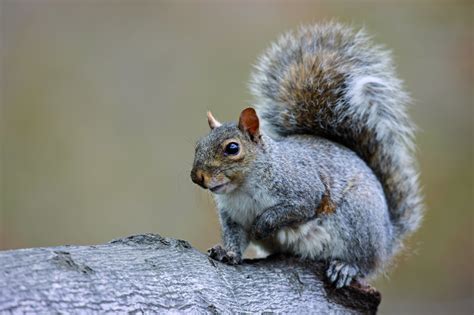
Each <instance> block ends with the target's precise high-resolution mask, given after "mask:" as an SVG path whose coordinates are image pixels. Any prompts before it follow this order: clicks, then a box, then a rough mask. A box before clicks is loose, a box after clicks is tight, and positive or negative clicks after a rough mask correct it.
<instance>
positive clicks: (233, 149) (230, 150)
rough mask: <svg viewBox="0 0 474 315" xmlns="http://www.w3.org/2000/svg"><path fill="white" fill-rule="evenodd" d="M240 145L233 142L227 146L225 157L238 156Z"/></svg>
mask: <svg viewBox="0 0 474 315" xmlns="http://www.w3.org/2000/svg"><path fill="white" fill-rule="evenodd" d="M239 150H240V148H239V144H238V143H236V142H231V143H229V144H228V145H226V147H225V149H224V154H225V155H236V154H237V153H239Z"/></svg>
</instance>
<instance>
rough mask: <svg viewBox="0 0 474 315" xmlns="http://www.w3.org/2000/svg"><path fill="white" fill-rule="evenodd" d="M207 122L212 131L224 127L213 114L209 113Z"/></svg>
mask: <svg viewBox="0 0 474 315" xmlns="http://www.w3.org/2000/svg"><path fill="white" fill-rule="evenodd" d="M207 122H208V124H209V127H210V128H211V129H214V128H217V127H220V126H222V124H221V123H220V122H218V121H217V119H215V118H214V116H213V115H212V113H211V112H207Z"/></svg>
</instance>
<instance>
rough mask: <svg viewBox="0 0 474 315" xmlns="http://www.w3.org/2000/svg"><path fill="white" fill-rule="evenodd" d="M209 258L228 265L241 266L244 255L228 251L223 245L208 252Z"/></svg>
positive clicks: (216, 246)
mask: <svg viewBox="0 0 474 315" xmlns="http://www.w3.org/2000/svg"><path fill="white" fill-rule="evenodd" d="M207 253H208V255H209V257H211V258H212V259H215V260H217V261H221V262H223V263H226V264H228V265H239V264H241V263H242V255H240V254H238V253H236V252H233V251H231V250H226V249H225V248H224V247H222V246H221V245H215V246H214V247H212V248H210V249H208V250H207Z"/></svg>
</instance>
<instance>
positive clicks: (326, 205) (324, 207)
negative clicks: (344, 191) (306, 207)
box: [316, 194, 336, 215]
mask: <svg viewBox="0 0 474 315" xmlns="http://www.w3.org/2000/svg"><path fill="white" fill-rule="evenodd" d="M334 211H336V205H335V204H334V202H333V201H332V200H331V197H329V194H324V195H323V198H322V199H321V203H320V204H319V206H318V208H317V209H316V214H317V215H322V214H331V213H333V212H334Z"/></svg>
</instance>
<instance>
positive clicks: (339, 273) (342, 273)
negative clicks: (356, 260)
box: [326, 260, 359, 288]
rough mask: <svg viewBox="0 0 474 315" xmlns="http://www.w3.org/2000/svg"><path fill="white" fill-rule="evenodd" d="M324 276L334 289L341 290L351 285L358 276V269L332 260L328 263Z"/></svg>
mask: <svg viewBox="0 0 474 315" xmlns="http://www.w3.org/2000/svg"><path fill="white" fill-rule="evenodd" d="M326 275H327V277H328V279H329V281H331V283H333V284H334V285H335V286H336V288H342V287H345V286H348V285H350V284H351V282H352V280H355V278H356V276H358V275H359V268H357V267H356V266H354V265H351V264H348V263H344V262H342V261H339V260H333V261H331V262H330V263H329V267H328V269H327V271H326Z"/></svg>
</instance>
